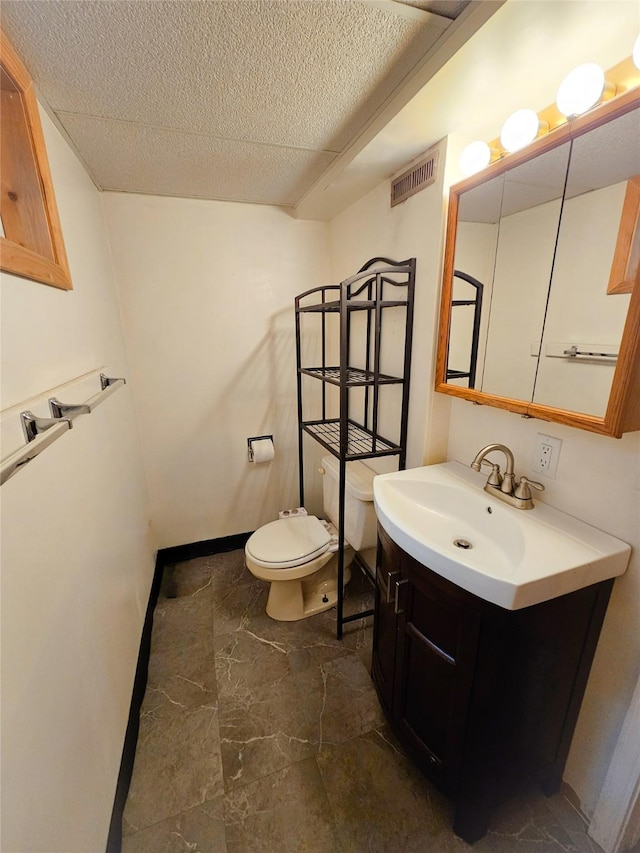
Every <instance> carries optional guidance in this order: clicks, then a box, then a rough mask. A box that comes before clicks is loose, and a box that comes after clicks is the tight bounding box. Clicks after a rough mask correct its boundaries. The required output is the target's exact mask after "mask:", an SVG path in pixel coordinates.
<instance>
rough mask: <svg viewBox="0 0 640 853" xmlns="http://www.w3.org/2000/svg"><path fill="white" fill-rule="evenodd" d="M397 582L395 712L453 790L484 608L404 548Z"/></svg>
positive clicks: (432, 771)
mask: <svg viewBox="0 0 640 853" xmlns="http://www.w3.org/2000/svg"><path fill="white" fill-rule="evenodd" d="M402 576H403V579H406V580H407V583H406V584H405V585H404V586H402V587H401V589H400V590H399V592H400V595H399V608H398V609H399V611H400V612H399V614H398V617H397V618H398V641H397V644H396V669H395V681H394V704H393V716H394V718H395V720H396V721H397V724H398V725H399V727H400V730H401V731H402V733H403V734H404V736H405V738H406V739H407V740H408V742H409V744H410V746H411V747H412V751H414V752H415V753H416V755H417V757H418V759H419V760H420V763H421V764H422V766H423V768H424V769H425V770H426V771H427V772H428V774H429V776H430V777H431V778H433V780H434V782H436V783H437V784H439V786H440V787H442V788H443V789H444V790H446V791H448V792H451V793H453V792H454V791H455V788H456V784H457V779H458V771H459V767H460V762H461V756H462V748H463V744H464V732H465V726H466V721H467V715H468V709H469V703H470V697H471V686H472V682H473V670H474V665H475V656H476V649H477V642H478V634H479V629H480V610H479V609H478V607H477V606H474V603H473V600H472V597H469V595H468V593H466V592H465V591H464V590H461V589H459V588H457V587H455V586H453V585H452V584H450V583H449V582H448V581H445V580H444V579H443V578H441V577H439V576H438V575H436V574H434V573H433V572H430V571H429V570H428V569H425V567H424V566H422V565H420V564H418V563H416V562H415V561H414V560H413V559H412V558H410V557H408V556H407V555H405V556H404V559H403V562H402Z"/></svg>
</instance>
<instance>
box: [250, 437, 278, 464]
mask: <svg viewBox="0 0 640 853" xmlns="http://www.w3.org/2000/svg"><path fill="white" fill-rule="evenodd" d="M265 438H270V439H271V441H272V442H273V436H272V435H252V436H251V438H248V439H247V447H248V448H249V462H253V442H254V441H262V440H263V439H265Z"/></svg>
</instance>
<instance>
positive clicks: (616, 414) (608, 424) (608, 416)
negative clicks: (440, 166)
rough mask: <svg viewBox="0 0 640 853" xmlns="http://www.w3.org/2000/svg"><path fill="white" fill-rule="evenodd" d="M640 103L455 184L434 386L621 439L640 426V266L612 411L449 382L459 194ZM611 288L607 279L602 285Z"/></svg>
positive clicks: (628, 102)
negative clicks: (600, 413)
mask: <svg viewBox="0 0 640 853" xmlns="http://www.w3.org/2000/svg"><path fill="white" fill-rule="evenodd" d="M637 107H640V89H637V88H636V89H632V90H630V91H627V92H625V93H623V94H622V95H619V96H617V97H616V98H614V99H613V100H610V101H607V102H606V103H604V104H602V105H601V106H600V107H598V108H596V109H594V110H592V111H591V112H589V113H588V114H587V115H584V116H580V117H579V118H576V119H574V120H573V121H569V122H567V123H566V124H563V125H562V126H560V127H558V128H556V129H555V130H552V131H551V132H550V133H549V134H547V135H546V136H543V137H542V138H540V139H538V140H536V141H535V142H533V143H532V144H531V145H529V146H527V148H526V149H524V150H522V151H519V152H516V153H515V154H510V155H508V156H506V157H504V158H503V159H501V160H498V161H496V162H495V163H492V164H491V165H489V166H488V167H487V168H486V169H483V170H482V171H481V172H478V173H477V174H476V175H473V176H472V177H470V178H467V179H466V180H464V181H461V182H460V183H458V184H455V185H453V186H452V187H451V189H450V196H449V211H448V218H447V231H446V244H445V256H444V269H443V279H442V295H441V301H440V321H439V329H438V353H437V360H436V379H435V390H436V391H439V392H440V393H441V394H449V395H450V396H453V397H459V398H461V399H463V400H470V401H471V402H473V403H476V404H478V405H486V406H494V407H497V408H500V409H506V410H507V411H510V412H516V413H518V414H520V415H522V416H523V417H532V418H540V419H541V420H544V421H551V422H555V423H561V424H565V425H566V426H573V427H578V428H580V429H586V430H589V431H590V432H596V433H600V434H601V435H609V436H615V437H616V438H619V437H620V436H621V435H622V434H623V433H625V432H631V431H633V430H637V429H640V390H639V389H640V270H638V275H637V277H636V280H635V286H634V288H633V291H632V293H631V301H630V303H629V310H628V312H627V319H626V322H625V326H624V331H623V334H622V340H621V343H620V354H619V356H618V359H617V363H616V367H615V370H614V375H613V381H612V385H611V392H610V395H609V402H608V405H607V410H606V413H605V416H604V417H603V418H599V417H595V416H593V415H587V414H583V413H580V412H573V411H570V410H566V409H558V408H555V407H553V406H544V405H541V404H539V403H533V402H528V401H525V400H515V399H511V398H509V397H500V396H498V395H496V394H488V393H485V392H483V391H478V390H476V389H474V388H460V387H458V386H455V385H450V384H448V383H447V382H446V370H447V354H448V343H449V332H450V328H451V300H452V293H453V272H454V255H455V245H456V232H457V223H458V204H459V198H460V195H461V194H462V193H463V192H466V191H467V190H470V189H473V187H476V186H478V185H479V184H482V183H484V182H485V181H488V180H490V179H491V178H495V177H497V176H498V175H501V174H502V173H503V172H506V171H507V170H510V169H512V168H514V167H515V166H518V165H520V164H521V163H526V162H528V161H529V160H532V159H533V158H535V157H537V156H539V155H540V154H544V153H545V152H546V151H549V150H551V149H552V148H556V147H557V146H558V145H562V144H563V143H564V142H567V141H569V140H572V139H576V138H577V137H579V136H582V135H583V134H584V133H587V132H588V131H590V130H593V129H594V128H596V127H599V126H600V125H603V124H606V123H607V122H609V121H612V120H613V119H615V118H617V117H618V116H621V115H624V114H625V113H627V112H629V111H631V110H632V109H635V108H637ZM603 286H606V282H605V283H604V284H603Z"/></svg>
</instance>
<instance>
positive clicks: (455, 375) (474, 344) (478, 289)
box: [446, 270, 484, 388]
mask: <svg viewBox="0 0 640 853" xmlns="http://www.w3.org/2000/svg"><path fill="white" fill-rule="evenodd" d="M453 277H454V281H455V279H456V278H459V279H461V280H462V281H466V283H467V284H470V285H471V287H473V288H474V290H475V297H474V298H473V299H453V300H452V301H451V305H452V307H453V308H457V307H460V306H468V307H472V308H473V330H472V332H471V350H470V353H469V367H468V368H465V369H464V370H455V369H454V368H450V367H447V376H446V378H447V379H468V380H469V382H468V387H469V388H475V387H476V369H477V366H478V343H479V340H480V318H481V315H482V294H483V291H484V284H483V283H482V282H481V281H478V279H477V278H474V277H473V276H472V275H469V274H468V273H466V272H461V271H460V270H454V271H453ZM447 362H448V358H447Z"/></svg>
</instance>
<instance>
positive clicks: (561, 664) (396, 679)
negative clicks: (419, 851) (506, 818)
mask: <svg viewBox="0 0 640 853" xmlns="http://www.w3.org/2000/svg"><path fill="white" fill-rule="evenodd" d="M612 585H613V581H611V580H608V581H603V582H602V583H599V584H595V585H593V586H590V587H586V588H585V589H581V590H578V591H577V592H574V593H570V594H569V595H564V596H561V597H559V598H555V599H552V600H550V601H546V602H543V603H542V604H537V605H535V606H533V607H527V608H524V609H522V610H505V609H503V608H501V607H498V606H496V605H494V604H491V603H489V602H486V601H484V600H482V599H480V598H478V597H477V596H475V595H472V594H471V593H468V592H466V591H465V590H462V589H460V588H459V587H457V586H455V585H454V584H452V583H451V582H450V581H447V580H445V579H444V578H442V577H440V576H439V575H438V574H436V573H435V572H432V571H430V570H429V569H428V568H426V567H425V566H423V565H421V564H420V563H418V562H417V561H416V560H414V559H413V558H412V557H410V556H409V555H408V554H406V553H405V552H404V551H402V549H400V548H399V547H398V546H397V545H396V544H395V543H394V542H393V541H392V540H391V539H390V538H389V536H388V535H387V534H386V533H385V531H384V530H383V529H382V528H381V527H379V543H378V568H377V585H376V604H375V621H374V640H373V662H372V675H373V680H374V683H375V685H376V688H377V691H378V695H379V698H380V701H381V703H382V706H383V709H384V711H385V714H386V716H387V718H388V720H389V723H390V724H391V726H392V728H393V730H394V731H395V733H396V735H397V737H398V738H399V740H400V742H401V743H402V744H403V746H404V747H405V749H406V750H407V752H408V754H409V755H410V756H411V757H412V758H413V760H414V761H415V762H416V764H417V765H418V766H419V767H420V768H421V769H422V771H423V772H424V773H425V774H426V775H427V776H428V778H429V779H430V780H431V781H432V782H433V783H434V784H435V785H436V786H437V787H438V788H439V789H440V790H441V791H443V793H445V794H446V795H447V796H449V797H451V798H452V799H453V800H454V801H455V816H454V827H453V828H454V831H455V832H456V834H457V835H459V836H460V837H461V838H463V839H464V840H465V841H467V842H468V843H473V842H474V841H477V840H478V839H479V838H481V837H482V836H483V835H484V834H485V833H486V832H487V830H488V828H489V824H490V820H491V814H492V811H493V809H494V808H495V807H496V806H497V805H498V804H499V803H501V802H502V801H504V800H506V799H507V798H508V797H509V796H510V795H513V794H514V793H516V792H517V791H519V790H521V789H522V788H523V787H524V788H526V787H527V786H530V785H532V784H538V785H539V786H540V787H541V788H542V790H543V791H544V792H545V793H546V794H547V795H551V794H553V793H555V792H556V791H557V790H558V789H559V787H560V783H561V781H562V773H563V770H564V766H565V762H566V759H567V755H568V752H569V746H570V744H571V738H572V735H573V731H574V727H575V724H576V720H577V717H578V712H579V709H580V704H581V702H582V697H583V695H584V690H585V686H586V682H587V677H588V674H589V669H590V667H591V662H592V660H593V655H594V653H595V648H596V644H597V641H598V637H599V634H600V628H601V626H602V622H603V619H604V614H605V611H606V608H607V604H608V601H609V596H610V594H611V588H612Z"/></svg>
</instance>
